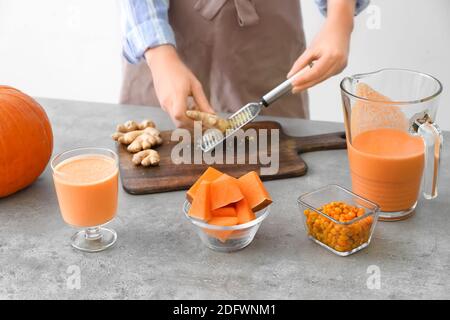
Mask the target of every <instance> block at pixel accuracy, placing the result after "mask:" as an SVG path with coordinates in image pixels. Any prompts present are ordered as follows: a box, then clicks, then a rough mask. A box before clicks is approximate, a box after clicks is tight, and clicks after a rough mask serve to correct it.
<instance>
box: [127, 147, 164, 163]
mask: <svg viewBox="0 0 450 320" xmlns="http://www.w3.org/2000/svg"><path fill="white" fill-rule="evenodd" d="M159 160H160V159H159V153H158V152H157V151H155V150H153V149H147V150H142V151H139V152H138V153H135V154H134V155H133V159H132V160H131V161H133V163H134V164H135V165H140V164H141V165H143V166H144V167H148V166H157V165H158V164H159Z"/></svg>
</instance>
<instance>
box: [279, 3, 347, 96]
mask: <svg viewBox="0 0 450 320" xmlns="http://www.w3.org/2000/svg"><path fill="white" fill-rule="evenodd" d="M335 1H336V0H335ZM338 1H339V0H338ZM338 1H337V2H338ZM346 1H347V2H348V3H353V1H348V0H346ZM331 2H332V1H329V9H331V8H330V4H331ZM338 9H342V8H338ZM348 10H349V11H350V12H349V13H348V14H347V15H342V14H341V15H335V16H330V14H331V11H330V10H329V12H328V13H329V16H328V18H327V20H326V22H325V24H324V26H323V27H322V29H321V31H320V32H319V34H318V35H317V36H316V37H315V39H314V41H313V42H312V44H311V46H310V47H309V48H307V49H306V50H305V52H303V54H302V55H301V56H300V57H299V58H298V59H297V61H296V62H295V63H294V65H293V66H292V68H291V70H290V71H289V73H288V75H287V76H288V78H290V77H292V76H293V75H295V74H296V73H297V72H299V71H300V70H302V69H303V68H305V67H306V66H308V65H311V64H312V63H313V64H312V67H311V68H307V69H306V70H305V72H302V74H301V76H300V75H299V76H298V77H297V79H295V80H294V81H293V83H292V86H293V89H292V92H293V93H298V92H300V91H303V90H305V89H307V88H309V87H312V86H314V85H316V84H318V83H320V82H322V81H324V80H326V79H328V78H329V77H331V76H334V75H336V74H338V73H340V72H341V71H342V70H343V69H344V68H345V67H346V66H347V58H348V54H349V46H350V36H351V33H352V29H353V10H351V8H350V9H348ZM341 13H342V12H341Z"/></svg>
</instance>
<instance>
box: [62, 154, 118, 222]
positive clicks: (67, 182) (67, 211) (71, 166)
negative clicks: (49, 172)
mask: <svg viewBox="0 0 450 320" xmlns="http://www.w3.org/2000/svg"><path fill="white" fill-rule="evenodd" d="M118 175H119V174H118V169H117V167H116V165H115V162H114V160H113V159H111V158H108V157H106V156H102V155H83V156H76V157H72V158H69V159H67V160H64V161H63V162H61V163H60V164H58V165H57V166H56V168H55V173H54V174H53V180H54V182H55V188H56V194H57V196H58V202H59V207H60V209H61V213H62V216H63V219H64V221H65V222H67V223H68V224H70V225H72V226H76V227H93V226H99V225H102V224H105V223H107V222H108V221H110V220H112V219H113V218H114V216H115V214H116V211H117V194H118Z"/></svg>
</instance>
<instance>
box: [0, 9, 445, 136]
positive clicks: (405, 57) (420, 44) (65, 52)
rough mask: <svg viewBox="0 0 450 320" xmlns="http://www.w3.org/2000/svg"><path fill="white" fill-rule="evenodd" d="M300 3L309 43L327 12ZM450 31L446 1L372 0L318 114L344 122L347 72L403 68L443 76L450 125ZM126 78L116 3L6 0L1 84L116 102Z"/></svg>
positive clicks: (314, 104)
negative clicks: (342, 93)
mask: <svg viewBox="0 0 450 320" xmlns="http://www.w3.org/2000/svg"><path fill="white" fill-rule="evenodd" d="M301 2H302V6H303V18H304V25H305V30H306V33H307V41H308V42H310V41H311V40H312V38H313V37H314V34H316V33H317V31H318V30H319V28H320V25H321V23H322V22H323V20H324V18H323V17H322V16H321V15H320V13H319V11H318V10H317V7H316V6H315V4H314V2H313V1H312V0H302V1H301ZM373 10H374V11H373ZM377 10H379V13H380V16H379V17H380V20H379V28H376V27H377V26H376V24H375V25H374V24H373V21H374V18H376V15H377ZM374 27H375V28H374ZM449 33H450V1H448V0H427V1H424V0H372V10H366V11H365V12H363V13H361V14H360V15H359V16H358V17H357V18H356V25H355V31H354V34H353V39H352V46H351V55H350V59H349V65H348V67H347V68H346V69H345V70H344V71H343V73H342V74H341V75H338V76H336V77H334V78H332V79H329V80H328V81H326V82H324V83H322V84H320V85H318V86H316V87H315V88H313V89H311V90H310V96H311V105H310V107H311V116H312V118H313V119H318V120H330V121H341V118H342V114H341V105H340V93H339V85H338V84H339V80H340V79H341V78H342V76H343V75H350V74H353V73H361V72H366V71H374V70H377V69H380V68H384V67H399V68H410V69H416V70H420V71H423V72H427V73H430V74H432V75H434V76H436V77H437V78H439V79H440V80H441V81H442V83H443V84H444V94H443V95H442V97H441V104H440V111H439V114H438V122H439V123H440V125H441V127H442V128H444V129H446V130H450V95H449V93H448V90H447V88H448V86H449V85H450V35H449ZM120 78H121V33H120V23H119V8H118V4H117V1H112V0H94V1H93V0H63V1H61V0H39V1H32V0H0V84H7V85H11V86H15V87H17V88H19V89H21V90H23V91H25V92H27V93H28V94H30V95H33V96H41V97H51V98H63V99H76V100H87V101H99V102H111V103H115V102H117V100H118V93H119V88H120Z"/></svg>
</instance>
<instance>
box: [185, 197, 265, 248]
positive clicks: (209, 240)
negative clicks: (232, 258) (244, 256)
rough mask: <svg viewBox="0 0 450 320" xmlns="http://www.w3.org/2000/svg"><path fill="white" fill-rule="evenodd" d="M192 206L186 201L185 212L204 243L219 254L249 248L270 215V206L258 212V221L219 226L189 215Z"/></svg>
mask: <svg viewBox="0 0 450 320" xmlns="http://www.w3.org/2000/svg"><path fill="white" fill-rule="evenodd" d="M190 206H191V204H190V203H189V202H188V201H185V203H184V205H183V212H184V215H185V216H186V218H187V219H188V220H189V221H190V222H191V223H192V225H193V226H194V229H195V231H196V232H197V234H198V236H199V237H200V239H201V240H202V242H203V243H204V244H205V245H206V246H207V247H208V248H210V249H212V250H215V251H219V252H233V251H237V250H240V249H243V248H245V247H246V246H248V245H249V244H250V243H251V242H252V241H253V238H254V237H255V234H256V232H257V231H258V229H259V226H260V225H261V223H262V222H263V221H264V219H266V218H267V216H268V215H269V206H268V207H266V208H264V209H262V210H260V211H258V212H256V213H255V215H256V219H254V220H252V221H250V222H247V223H244V224H239V225H235V226H229V227H224V226H217V225H212V224H208V223H206V222H204V221H202V220H199V219H195V218H192V217H191V216H189V215H188V212H189V208H190Z"/></svg>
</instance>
